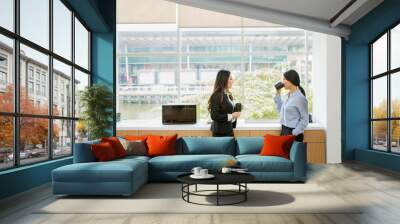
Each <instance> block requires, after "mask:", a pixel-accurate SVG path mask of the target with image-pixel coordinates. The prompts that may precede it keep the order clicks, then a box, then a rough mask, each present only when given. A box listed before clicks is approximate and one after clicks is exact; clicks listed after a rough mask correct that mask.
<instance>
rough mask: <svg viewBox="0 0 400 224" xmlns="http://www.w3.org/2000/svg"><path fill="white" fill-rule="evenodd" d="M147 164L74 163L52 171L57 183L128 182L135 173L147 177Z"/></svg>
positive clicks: (122, 162)
mask: <svg viewBox="0 0 400 224" xmlns="http://www.w3.org/2000/svg"><path fill="white" fill-rule="evenodd" d="M146 166H147V163H146V162H144V161H142V160H140V159H130V160H126V159H125V160H124V159H123V160H114V161H109V162H93V163H74V164H70V165H66V166H62V167H59V168H57V169H55V170H53V172H52V174H53V181H58V182H130V181H132V176H133V174H134V173H135V172H136V173H137V172H143V171H146V173H145V172H143V175H146V176H147V169H145V167H146Z"/></svg>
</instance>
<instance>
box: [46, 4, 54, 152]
mask: <svg viewBox="0 0 400 224" xmlns="http://www.w3.org/2000/svg"><path fill="white" fill-rule="evenodd" d="M53 36H54V35H53V0H49V50H50V52H53ZM48 79H49V80H48V81H49V82H48V83H49V86H48V91H49V94H48V97H49V102H48V103H49V111H48V113H49V115H50V117H49V119H48V127H49V128H48V133H47V134H48V140H47V141H48V143H49V144H48V152H49V159H53V119H52V116H53V57H52V56H51V55H49V73H48Z"/></svg>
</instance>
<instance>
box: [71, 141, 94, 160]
mask: <svg viewBox="0 0 400 224" xmlns="http://www.w3.org/2000/svg"><path fill="white" fill-rule="evenodd" d="M99 143H100V140H99V139H98V140H93V141H87V142H80V143H75V147H74V163H89V162H95V161H96V158H95V157H94V154H93V152H92V150H91V148H90V146H91V145H92V144H99Z"/></svg>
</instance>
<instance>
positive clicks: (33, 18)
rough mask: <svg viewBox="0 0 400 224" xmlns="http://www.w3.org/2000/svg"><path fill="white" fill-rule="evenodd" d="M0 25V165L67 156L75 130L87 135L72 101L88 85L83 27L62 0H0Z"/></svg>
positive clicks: (87, 44)
mask: <svg viewBox="0 0 400 224" xmlns="http://www.w3.org/2000/svg"><path fill="white" fill-rule="evenodd" d="M14 3H19V5H20V7H17V8H15V7H14ZM15 10H19V12H17V13H14V11H15ZM50 15H52V17H50ZM16 16H20V17H19V18H16ZM14 21H20V22H19V23H18V24H14ZM50 24H52V27H49V26H50ZM14 26H16V27H14ZM0 27H1V29H0V171H1V170H4V169H12V168H15V167H20V166H24V165H28V164H33V163H39V162H43V161H47V160H51V159H58V158H61V157H66V156H71V155H72V153H73V145H74V142H75V139H76V138H74V136H77V134H76V130H79V131H80V132H79V136H81V137H82V138H81V139H82V140H87V137H86V136H85V135H84V134H85V133H87V130H86V129H85V128H86V125H85V124H84V123H82V122H81V120H80V114H81V112H80V110H81V108H80V107H79V106H77V107H74V105H79V101H80V100H79V95H80V93H81V92H82V91H83V90H84V88H85V87H87V86H89V85H90V82H89V80H90V76H91V71H90V69H89V65H90V60H89V51H90V41H89V36H90V32H89V30H87V28H85V27H86V26H85V25H84V23H83V22H82V21H81V20H80V19H78V16H77V15H76V14H75V12H74V11H73V10H71V7H70V6H69V5H67V3H66V1H62V0H35V1H33V0H18V1H14V0H1V1H0ZM73 27H76V30H75V31H76V32H75V34H76V35H75V36H74V35H73V33H74V32H73V30H72V29H73ZM14 28H15V30H16V31H18V30H19V31H20V33H16V32H14ZM5 29H6V30H5ZM10 31H11V32H13V33H10ZM50 32H51V33H50ZM50 34H52V35H50ZM50 38H51V39H50ZM50 43H53V44H50ZM73 43H76V44H75V47H76V50H75V48H74V47H73ZM16 49H18V51H16ZM72 55H79V56H77V57H76V59H77V61H75V60H74V58H72ZM15 58H18V59H19V60H17V61H15ZM167 79H168V78H167ZM15 96H17V97H15ZM80 123H82V124H80ZM77 124H79V125H77ZM15 130H18V131H15ZM82 130H83V131H82ZM82 132H84V134H82Z"/></svg>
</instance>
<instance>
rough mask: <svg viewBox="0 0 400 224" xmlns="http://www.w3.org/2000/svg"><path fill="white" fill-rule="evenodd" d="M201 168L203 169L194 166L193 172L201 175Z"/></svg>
mask: <svg viewBox="0 0 400 224" xmlns="http://www.w3.org/2000/svg"><path fill="white" fill-rule="evenodd" d="M201 170H202V168H201V167H193V169H192V173H193V174H194V175H196V176H199V175H201V174H200V171H201Z"/></svg>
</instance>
